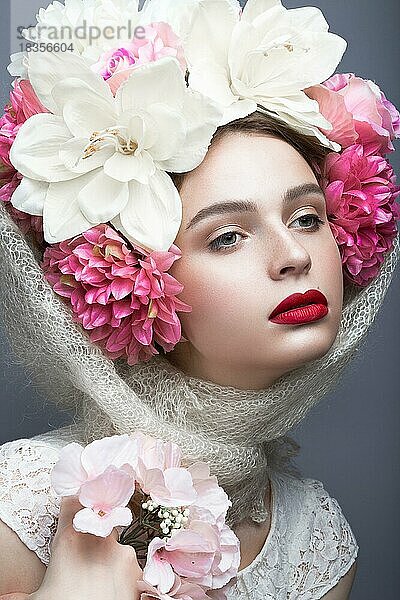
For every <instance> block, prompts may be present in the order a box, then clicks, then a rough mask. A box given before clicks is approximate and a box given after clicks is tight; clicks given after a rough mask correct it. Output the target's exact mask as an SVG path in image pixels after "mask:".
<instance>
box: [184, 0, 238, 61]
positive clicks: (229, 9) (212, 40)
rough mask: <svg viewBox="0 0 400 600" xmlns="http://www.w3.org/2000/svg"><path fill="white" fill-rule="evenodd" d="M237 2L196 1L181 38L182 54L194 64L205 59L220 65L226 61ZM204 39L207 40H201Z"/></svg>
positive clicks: (223, 0) (229, 0)
mask: <svg viewBox="0 0 400 600" xmlns="http://www.w3.org/2000/svg"><path fill="white" fill-rule="evenodd" d="M239 11H240V5H239V3H238V2H232V0H212V1H209V0H206V1H205V2H204V1H202V2H199V4H198V10H197V13H196V17H195V18H194V19H193V24H192V27H191V29H190V33H189V36H188V39H187V40H186V42H185V57H186V59H187V61H188V63H189V64H191V65H196V64H197V63H198V62H199V61H201V60H206V61H208V59H210V60H213V61H215V62H216V63H218V64H220V65H225V64H226V62H227V56H228V48H229V44H230V41H231V36H232V31H233V29H234V27H235V25H236V24H237V23H238V21H239ZM205 40H207V43H204V41H205Z"/></svg>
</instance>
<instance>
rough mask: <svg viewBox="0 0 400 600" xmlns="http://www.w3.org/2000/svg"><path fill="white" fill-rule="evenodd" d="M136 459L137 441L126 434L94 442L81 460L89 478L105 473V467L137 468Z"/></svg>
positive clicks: (84, 452)
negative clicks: (127, 466) (127, 464)
mask: <svg viewBox="0 0 400 600" xmlns="http://www.w3.org/2000/svg"><path fill="white" fill-rule="evenodd" d="M136 458H137V441H136V440H133V439H132V438H131V437H130V436H129V435H128V434H126V433H124V434H122V435H112V436H109V437H105V438H102V439H100V440H94V441H93V442H91V443H90V444H88V445H87V446H86V448H85V449H84V451H83V453H82V459H81V460H82V465H83V466H84V468H85V470H86V471H87V472H88V474H89V476H90V477H95V476H97V475H99V474H100V473H102V472H103V471H104V465H106V466H107V465H114V466H115V467H118V468H120V467H121V466H122V465H123V464H125V463H129V464H132V466H133V467H135V466H136Z"/></svg>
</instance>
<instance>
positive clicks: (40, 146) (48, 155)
mask: <svg viewBox="0 0 400 600" xmlns="http://www.w3.org/2000/svg"><path fill="white" fill-rule="evenodd" d="M69 139H71V134H70V132H69V130H68V128H67V127H66V126H65V123H64V120H63V119H62V118H61V117H57V116H56V115H50V114H49V113H41V114H38V115H33V116H32V117H31V118H30V119H28V120H27V121H25V123H23V125H22V126H21V128H20V130H19V131H18V133H17V136H16V138H15V140H14V143H13V145H12V146H11V151H10V161H11V162H12V164H13V165H14V167H15V168H16V170H17V171H19V172H20V173H21V174H22V175H24V176H25V177H30V178H31V179H38V180H39V181H48V182H52V181H67V180H68V179H73V178H74V177H77V175H76V174H75V173H73V172H72V171H70V170H69V169H67V168H66V167H65V165H64V164H63V162H62V161H61V160H60V157H59V150H60V146H61V144H63V143H65V142H67V141H68V140H69Z"/></svg>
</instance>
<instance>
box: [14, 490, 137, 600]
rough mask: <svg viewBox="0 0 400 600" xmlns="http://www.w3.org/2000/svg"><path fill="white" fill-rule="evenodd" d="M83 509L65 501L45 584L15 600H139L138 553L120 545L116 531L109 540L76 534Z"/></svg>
mask: <svg viewBox="0 0 400 600" xmlns="http://www.w3.org/2000/svg"><path fill="white" fill-rule="evenodd" d="M81 508H82V506H81V504H80V503H79V501H78V499H77V498H76V497H63V498H62V500H61V508H60V514H59V521H58V527H57V531H56V534H55V536H54V539H53V542H52V545H51V558H50V562H49V565H48V567H47V570H46V573H45V576H44V578H43V581H42V584H41V586H40V587H39V589H38V590H37V591H36V592H34V593H33V594H30V595H29V596H26V595H20V598H18V596H17V598H15V600H25V598H27V599H29V600H78V599H79V600H95V599H96V600H139V598H140V592H138V591H137V586H136V582H137V581H138V580H139V579H142V575H143V571H142V569H141V568H140V566H139V563H138V561H137V559H136V552H135V550H134V549H133V548H132V546H127V545H123V544H119V543H118V532H117V530H116V529H115V528H114V529H113V531H112V533H111V534H110V535H109V536H108V537H106V538H101V537H97V536H94V535H91V534H88V533H79V532H78V531H75V529H74V528H73V525H72V519H73V516H74V515H75V513H76V512H77V511H78V510H80V509H81ZM7 600H9V599H7ZM10 600H14V599H10Z"/></svg>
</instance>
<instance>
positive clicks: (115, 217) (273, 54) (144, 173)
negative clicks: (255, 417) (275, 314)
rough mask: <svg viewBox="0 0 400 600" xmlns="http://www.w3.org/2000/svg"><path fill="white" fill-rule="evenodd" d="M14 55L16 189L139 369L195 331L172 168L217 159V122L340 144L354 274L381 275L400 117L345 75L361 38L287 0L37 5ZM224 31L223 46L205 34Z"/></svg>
mask: <svg viewBox="0 0 400 600" xmlns="http://www.w3.org/2000/svg"><path fill="white" fill-rule="evenodd" d="M128 19H129V20H130V22H131V24H132V23H133V25H134V26H135V27H137V28H138V30H139V31H140V32H141V35H140V36H134V37H132V36H131V37H129V38H127V39H126V40H121V39H120V40H118V43H117V42H116V41H115V40H110V39H109V38H108V37H107V36H101V37H100V38H97V39H96V40H95V42H94V43H93V41H92V40H89V41H88V40H82V39H81V38H76V39H73V40H72V44H71V46H69V47H68V48H67V49H60V45H58V46H57V45H56V44H54V43H51V40H50V39H46V35H45V34H44V33H43V31H46V27H44V26H46V25H48V26H52V27H54V26H56V27H60V28H61V27H62V26H65V25H68V26H70V27H71V30H72V31H74V30H75V29H76V28H77V27H78V26H79V25H81V24H82V23H83V22H86V23H89V24H90V25H92V26H97V27H99V29H100V28H101V25H104V24H108V25H109V24H115V25H122V24H124V23H126V22H127V20H128ZM37 20H38V25H37V26H36V28H33V29H30V30H25V32H24V35H25V37H26V39H27V40H32V41H35V43H36V42H38V31H39V28H40V31H41V34H40V42H45V48H46V49H45V51H43V52H42V51H38V52H34V51H30V52H23V53H17V54H13V55H12V56H11V60H12V62H11V64H10V65H9V72H10V73H11V74H12V75H13V76H15V77H16V79H15V80H14V81H13V82H12V87H13V89H12V91H11V94H10V104H8V105H7V106H6V107H5V114H4V116H3V117H2V119H1V121H0V158H1V162H0V184H1V189H0V197H1V199H2V200H3V201H4V202H5V203H6V205H7V208H8V210H9V212H10V213H11V215H12V217H13V218H14V220H15V221H16V222H17V224H18V225H19V226H20V228H21V229H22V230H23V232H24V233H25V234H30V235H33V236H34V237H35V239H36V240H37V241H38V242H39V243H43V246H45V249H44V254H43V261H42V264H41V266H42V268H43V271H44V275H45V277H46V279H47V280H48V281H49V282H50V284H51V285H52V287H53V289H54V291H55V292H56V293H57V294H59V295H61V296H63V297H64V298H67V299H68V301H69V302H70V305H71V307H72V311H73V315H74V320H76V321H77V322H79V323H80V324H81V325H82V326H83V327H84V329H85V330H87V331H89V332H90V339H91V341H93V342H95V343H97V344H99V345H100V347H101V348H102V349H103V350H104V352H105V353H106V354H107V355H108V356H109V357H111V358H113V359H114V358H118V357H121V356H123V357H126V358H127V361H128V363H129V364H130V365H134V364H136V363H138V362H140V361H146V360H147V359H149V358H150V357H151V356H152V355H153V354H158V351H157V349H156V347H155V344H159V345H160V346H161V347H162V348H163V349H164V350H165V351H167V352H168V351H171V350H172V349H173V348H174V346H175V345H176V343H178V342H179V341H180V340H181V339H183V338H182V336H181V327H180V321H179V318H178V316H177V312H179V311H190V310H191V307H190V306H188V305H187V304H185V303H184V302H182V301H181V300H179V299H178V298H177V295H178V294H179V293H180V292H181V291H182V289H183V286H182V285H181V284H180V283H179V282H178V281H176V279H174V278H173V277H172V276H171V275H169V274H168V272H167V271H168V269H169V268H170V267H171V265H172V264H173V262H174V261H175V260H177V259H179V258H180V256H181V253H180V250H179V248H177V246H175V245H174V243H173V242H174V240H175V238H176V235H177V233H178V230H179V227H180V224H181V219H182V204H181V199H180V197H179V193H178V191H177V189H176V187H175V186H174V184H173V182H172V180H171V178H170V176H169V175H168V172H174V173H184V172H187V171H190V170H192V169H194V168H196V167H197V166H198V165H199V164H200V163H201V162H202V160H203V158H204V156H205V154H206V152H207V150H208V147H209V145H210V143H211V140H212V137H213V134H214V133H215V131H216V129H217V127H219V126H221V125H224V124H226V123H229V122H230V121H233V120H235V119H240V118H243V117H245V116H247V115H249V114H251V113H253V112H254V111H256V110H260V111H266V112H268V113H270V114H272V115H273V116H275V117H276V118H277V119H279V120H281V121H284V122H285V123H287V124H288V125H290V126H291V127H292V128H294V129H296V130H298V131H300V132H302V133H304V134H306V135H309V136H313V137H315V138H316V140H318V141H319V142H320V143H321V144H323V145H324V146H326V147H327V148H329V149H330V150H331V152H330V153H329V154H328V156H327V158H326V160H325V164H324V168H323V171H322V173H321V185H322V187H323V189H324V191H325V195H326V203H327V215H328V219H329V223H330V226H331V230H332V233H333V235H334V237H335V240H336V242H337V244H338V246H339V249H340V252H341V256H342V263H343V273H344V276H345V278H346V279H348V280H349V281H351V282H352V283H353V284H355V285H358V286H366V285H368V284H369V283H370V282H371V281H372V280H373V279H374V278H375V277H376V276H377V274H378V272H379V268H380V265H381V264H382V262H383V260H384V257H385V255H386V253H388V252H389V251H390V249H391V248H392V244H393V240H394V238H395V236H396V235H397V227H396V221H397V220H398V219H399V218H400V210H399V207H398V204H397V203H396V198H397V196H398V195H399V193H400V188H399V187H398V186H396V178H395V175H394V173H393V169H392V167H391V165H390V163H389V161H388V159H387V155H388V154H389V153H390V152H392V151H393V150H394V146H393V143H392V142H393V140H394V138H395V137H399V136H400V115H399V113H398V111H397V110H396V108H395V107H394V106H393V104H391V103H390V102H389V101H388V100H387V98H386V97H385V95H384V94H383V92H382V91H381V90H380V89H379V88H378V86H377V85H376V84H375V83H373V82H372V81H369V80H363V79H361V78H359V77H356V76H355V75H353V74H341V75H332V74H333V73H334V71H335V69H336V67H337V65H338V63H339V62H340V60H341V57H342V55H343V52H344V51H345V48H346V42H345V41H344V40H343V39H342V38H340V37H339V36H337V35H335V34H333V33H330V32H329V31H328V24H327V23H326V21H325V19H324V17H323V15H322V13H321V12H320V10H319V9H317V8H313V7H304V8H297V9H292V10H287V9H286V8H284V7H283V6H282V4H281V2H280V0H248V2H247V4H246V6H245V8H244V9H243V10H242V9H241V7H240V5H239V3H238V2H237V1H236V0H147V1H146V2H145V4H144V6H143V8H142V10H141V11H139V10H138V2H137V0H90V1H85V0H65V6H64V5H62V4H60V3H59V2H53V3H52V4H50V5H49V6H48V8H47V9H41V10H40V12H39V14H38V15H37ZM204 40H207V43H206V44H205V43H204Z"/></svg>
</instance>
